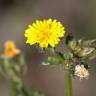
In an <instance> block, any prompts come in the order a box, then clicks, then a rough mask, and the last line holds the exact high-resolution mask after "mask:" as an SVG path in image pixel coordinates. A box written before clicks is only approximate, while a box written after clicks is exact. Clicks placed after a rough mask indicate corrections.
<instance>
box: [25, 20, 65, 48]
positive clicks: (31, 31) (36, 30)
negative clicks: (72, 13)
mask: <svg viewBox="0 0 96 96" xmlns="http://www.w3.org/2000/svg"><path fill="white" fill-rule="evenodd" d="M64 35H65V30H64V26H63V25H62V24H61V23H60V22H58V21H57V20H52V19H48V20H43V21H41V20H37V21H36V22H35V23H33V24H31V25H29V26H28V28H27V29H26V30H25V37H27V41H26V43H29V44H30V45H33V44H38V45H39V46H40V47H41V48H47V47H49V46H51V47H55V46H56V45H57V44H58V43H59V41H60V38H62V37H64Z"/></svg>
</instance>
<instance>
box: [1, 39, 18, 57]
mask: <svg viewBox="0 0 96 96" xmlns="http://www.w3.org/2000/svg"><path fill="white" fill-rule="evenodd" d="M18 54H20V49H18V48H16V45H15V43H14V42H13V41H11V40H10V41H7V42H6V43H5V49H4V53H3V55H2V56H3V57H6V58H13V57H14V56H16V55H18Z"/></svg>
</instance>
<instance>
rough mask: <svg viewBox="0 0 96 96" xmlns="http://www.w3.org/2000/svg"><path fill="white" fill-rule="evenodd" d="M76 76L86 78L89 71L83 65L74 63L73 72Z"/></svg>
mask: <svg viewBox="0 0 96 96" xmlns="http://www.w3.org/2000/svg"><path fill="white" fill-rule="evenodd" d="M74 74H75V75H76V76H78V77H80V80H81V79H83V78H88V76H89V72H88V70H87V69H86V68H85V67H84V65H76V66H75V73H74Z"/></svg>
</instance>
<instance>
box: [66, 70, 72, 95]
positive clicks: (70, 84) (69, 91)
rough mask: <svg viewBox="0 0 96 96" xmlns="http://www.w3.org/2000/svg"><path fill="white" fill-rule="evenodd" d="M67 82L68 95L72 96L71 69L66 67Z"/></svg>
mask: <svg viewBox="0 0 96 96" xmlns="http://www.w3.org/2000/svg"><path fill="white" fill-rule="evenodd" d="M65 83H66V96H72V77H71V73H70V70H68V69H66V72H65Z"/></svg>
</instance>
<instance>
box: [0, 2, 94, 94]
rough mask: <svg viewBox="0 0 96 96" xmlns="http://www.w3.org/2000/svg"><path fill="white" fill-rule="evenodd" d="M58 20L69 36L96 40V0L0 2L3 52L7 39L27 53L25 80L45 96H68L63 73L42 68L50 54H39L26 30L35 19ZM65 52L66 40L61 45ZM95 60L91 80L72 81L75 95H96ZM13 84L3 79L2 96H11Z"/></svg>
mask: <svg viewBox="0 0 96 96" xmlns="http://www.w3.org/2000/svg"><path fill="white" fill-rule="evenodd" d="M47 18H53V19H57V20H59V21H61V22H62V24H64V25H65V29H66V33H73V34H74V36H76V37H78V38H86V39H95V38H96V0H0V48H1V49H0V50H3V45H4V42H5V41H6V40H14V41H15V42H16V44H17V45H18V47H19V48H21V49H22V52H23V53H24V54H25V58H26V62H27V65H28V72H27V73H26V74H25V75H24V76H23V77H22V79H23V81H24V84H25V86H26V87H28V88H30V87H31V88H33V89H37V90H39V91H42V92H44V94H45V96H65V83H64V71H63V68H61V67H60V66H41V65H40V64H41V62H42V61H43V60H44V59H46V58H47V56H48V53H47V52H46V53H43V54H41V53H38V51H37V50H36V48H35V47H32V46H29V45H27V44H26V43H25V41H26V38H25V37H24V30H25V29H26V28H27V26H28V24H31V23H32V22H33V21H35V20H36V19H47ZM57 49H58V50H59V51H65V49H66V47H65V45H64V40H63V41H62V42H61V43H60V44H59V45H58V48H57ZM95 63H96V61H94V62H92V64H91V65H92V66H91V69H90V71H91V73H90V77H89V79H88V80H83V81H80V80H79V79H77V78H76V79H73V94H74V95H73V96H96V64H95ZM9 92H10V82H8V81H6V80H4V79H2V78H0V96H8V93H9Z"/></svg>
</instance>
